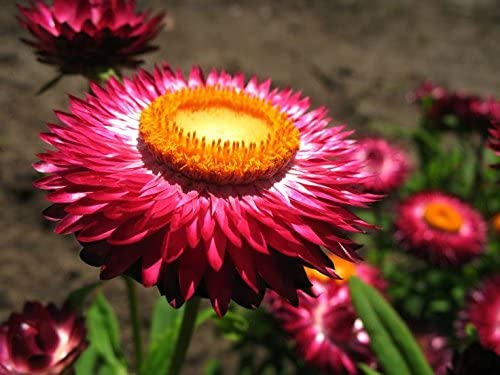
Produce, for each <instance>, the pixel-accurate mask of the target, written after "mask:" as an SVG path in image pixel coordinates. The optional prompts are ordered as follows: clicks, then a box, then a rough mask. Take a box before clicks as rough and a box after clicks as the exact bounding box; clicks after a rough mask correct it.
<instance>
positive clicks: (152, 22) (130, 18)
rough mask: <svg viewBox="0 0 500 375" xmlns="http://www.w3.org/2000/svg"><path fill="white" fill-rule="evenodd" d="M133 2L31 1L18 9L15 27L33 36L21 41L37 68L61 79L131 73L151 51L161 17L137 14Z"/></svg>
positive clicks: (121, 0) (99, 0)
mask: <svg viewBox="0 0 500 375" xmlns="http://www.w3.org/2000/svg"><path fill="white" fill-rule="evenodd" d="M135 3H136V2H135V0H54V1H53V3H52V4H51V5H47V4H46V2H45V1H44V0H35V1H33V2H31V3H30V5H29V6H27V7H25V6H21V5H19V16H18V18H19V22H20V24H21V26H22V27H23V28H25V29H26V30H28V31H29V32H30V33H31V36H32V39H23V40H24V42H25V43H27V44H28V45H30V46H31V47H33V48H34V49H35V50H36V54H37V56H38V60H39V61H40V62H43V63H46V64H50V65H55V66H57V68H58V69H59V71H60V72H61V73H64V74H84V75H86V76H90V77H94V76H96V75H97V74H98V73H101V72H103V71H107V70H108V69H110V68H114V69H119V68H123V67H127V68H133V67H136V66H137V65H139V64H140V63H141V60H139V59H138V55H141V54H144V53H146V52H149V51H152V50H154V49H155V47H153V46H152V45H151V44H150V42H151V40H152V39H153V38H154V37H155V36H156V35H157V34H158V33H159V31H160V29H161V22H162V18H163V15H162V14H157V15H153V14H152V13H151V12H149V11H148V12H137V11H136V9H135V8H136V5H135Z"/></svg>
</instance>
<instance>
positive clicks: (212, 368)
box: [203, 358, 224, 375]
mask: <svg viewBox="0 0 500 375" xmlns="http://www.w3.org/2000/svg"><path fill="white" fill-rule="evenodd" d="M203 373H204V374H205V375H222V374H224V371H223V370H222V366H221V364H220V362H219V361H218V360H217V359H215V358H211V359H209V360H208V361H207V363H206V364H205V368H204V369H203Z"/></svg>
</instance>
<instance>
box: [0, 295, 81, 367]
mask: <svg viewBox="0 0 500 375" xmlns="http://www.w3.org/2000/svg"><path fill="white" fill-rule="evenodd" d="M85 336H86V330H85V325H84V322H83V320H82V319H81V318H78V317H77V316H76V315H75V313H74V312H73V311H72V310H71V308H70V307H69V305H65V306H64V307H63V308H62V309H58V308H56V307H55V306H54V305H52V304H49V305H48V306H46V307H44V306H42V305H41V304H40V303H38V302H28V303H26V304H25V306H24V309H23V311H22V312H21V313H14V314H12V315H11V316H10V317H9V319H8V320H7V321H6V322H4V323H3V324H2V325H1V326H0V374H2V375H12V374H15V375H57V374H61V373H62V372H63V371H64V370H65V369H66V368H68V367H69V366H70V365H71V364H72V363H73V362H74V361H75V360H76V358H77V357H78V356H79V355H80V354H81V353H82V352H83V351H84V350H85V349H86V347H87V342H86V341H85Z"/></svg>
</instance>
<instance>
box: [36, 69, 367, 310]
mask: <svg viewBox="0 0 500 375" xmlns="http://www.w3.org/2000/svg"><path fill="white" fill-rule="evenodd" d="M92 90H93V93H91V94H90V93H89V94H87V95H86V97H85V99H78V98H73V97H72V98H71V100H70V112H69V113H63V112H57V115H58V118H59V119H60V121H61V122H62V123H63V125H49V129H50V131H49V132H48V133H44V135H43V136H42V139H43V140H45V141H46V142H47V143H48V144H49V145H50V146H51V149H49V150H48V151H46V152H44V153H42V154H40V155H39V158H40V162H38V163H37V164H36V165H35V168H37V170H43V171H46V172H48V173H50V174H49V176H48V177H45V178H43V179H42V180H40V181H38V182H37V183H36V186H38V187H39V188H41V189H46V190H49V191H50V194H48V196H47V199H48V200H49V201H51V202H52V203H53V204H54V205H53V206H52V207H51V208H50V209H48V210H46V212H45V214H46V216H47V217H48V218H49V219H50V220H55V221H58V225H57V227H56V232H58V233H75V235H76V238H77V239H78V240H79V241H80V242H81V244H82V246H83V251H82V254H81V256H82V259H83V260H84V261H86V262H87V263H89V264H91V265H94V266H100V267H101V271H102V272H101V277H102V278H106V279H108V278H111V277H115V276H117V275H119V274H123V273H129V272H130V270H132V269H134V270H137V269H139V270H140V272H138V273H137V272H134V277H136V278H137V279H138V281H140V282H142V283H143V284H144V285H146V286H152V285H157V286H158V288H159V289H160V291H161V292H162V293H163V294H165V295H166V297H167V299H168V300H169V301H170V302H171V303H172V304H173V305H175V306H180V305H182V303H183V302H184V301H186V300H187V299H189V298H191V297H192V296H193V295H194V294H198V295H202V296H205V297H208V298H210V300H211V301H212V304H213V305H214V308H215V309H216V310H217V311H218V312H220V313H221V314H222V313H223V312H224V311H225V310H226V309H227V305H228V303H229V301H230V300H231V299H235V300H238V302H239V303H241V304H244V305H245V306H256V305H258V304H259V302H260V300H261V299H262V297H263V294H264V291H265V289H266V288H271V289H273V290H276V291H278V293H280V294H281V295H283V296H284V297H285V298H287V299H288V300H290V301H291V302H294V303H296V302H297V294H296V290H297V289H307V288H309V287H310V284H309V282H308V281H307V277H306V276H305V271H304V266H307V267H312V268H315V269H318V270H319V271H320V272H322V273H324V274H327V275H331V276H332V275H334V273H333V270H332V266H333V265H332V262H331V260H330V259H329V258H328V254H331V253H333V254H336V255H338V256H339V257H341V258H344V259H347V260H350V261H352V260H354V259H356V258H358V255H357V254H356V252H355V250H356V248H357V245H355V244H353V243H352V241H351V240H350V239H349V238H348V233H349V232H360V231H364V230H366V229H368V228H371V226H370V225H368V224H366V223H365V222H363V221H362V220H361V219H359V218H358V217H356V216H355V215H354V214H352V213H351V212H350V211H349V210H348V208H349V207H364V206H366V205H367V204H368V203H370V202H371V201H373V199H374V196H372V195H370V194H369V193H361V192H360V189H359V184H360V181H361V179H362V178H361V177H360V176H359V174H358V172H357V171H358V167H359V165H360V161H359V160H357V159H356V156H355V142H354V141H353V140H351V139H349V138H348V136H349V135H350V132H349V131H345V130H344V127H341V126H337V127H328V124H329V121H330V120H329V118H328V117H327V113H326V111H325V110H324V109H323V108H321V109H318V110H310V108H309V99H308V98H302V97H301V95H300V94H299V93H294V92H292V91H291V90H288V89H287V90H278V89H273V90H271V88H270V82H269V81H262V82H261V81H259V80H258V79H257V78H256V77H252V78H251V79H250V80H249V81H248V82H247V83H245V80H244V78H243V76H242V75H241V74H237V75H235V76H234V77H233V76H231V75H229V74H227V73H225V72H224V71H221V72H218V71H216V70H212V71H211V72H210V73H209V74H208V76H207V77H206V78H204V75H203V73H202V72H201V70H200V69H199V68H193V69H192V70H191V72H190V74H189V77H188V78H184V77H183V75H182V74H181V73H180V72H178V71H177V72H175V71H173V70H172V69H171V68H170V67H169V66H166V65H165V66H162V67H157V68H156V69H155V70H154V72H153V74H149V73H147V72H145V71H139V72H138V73H137V74H136V75H135V76H134V77H133V78H131V79H128V78H126V79H124V80H123V82H119V81H117V80H115V79H111V80H110V81H108V83H107V84H106V86H105V87H99V86H97V85H92ZM171 119H175V121H173V120H172V121H171ZM214 137H215V138H214Z"/></svg>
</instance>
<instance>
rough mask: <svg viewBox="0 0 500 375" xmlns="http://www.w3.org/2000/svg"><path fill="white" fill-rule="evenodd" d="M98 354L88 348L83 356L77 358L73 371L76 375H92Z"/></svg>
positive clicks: (93, 349)
mask: <svg viewBox="0 0 500 375" xmlns="http://www.w3.org/2000/svg"><path fill="white" fill-rule="evenodd" d="M98 357H99V355H98V353H97V351H96V350H95V348H93V347H92V346H90V347H89V348H88V349H87V350H85V351H84V352H83V354H82V355H81V356H80V358H78V360H77V361H76V363H75V366H74V370H75V374H76V375H94V374H95V368H96V366H97V361H98Z"/></svg>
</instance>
